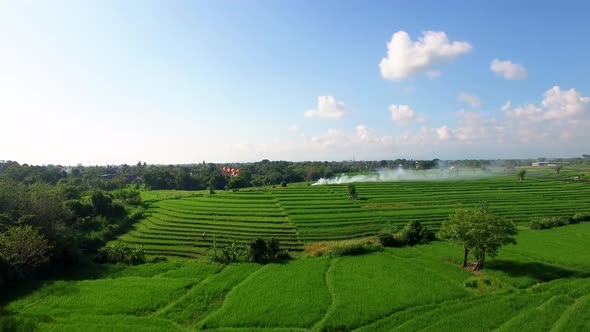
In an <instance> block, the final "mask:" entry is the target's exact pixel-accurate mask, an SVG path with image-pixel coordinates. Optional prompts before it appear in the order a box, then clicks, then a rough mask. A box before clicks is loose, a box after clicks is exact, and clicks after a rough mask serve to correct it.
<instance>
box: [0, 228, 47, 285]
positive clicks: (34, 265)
mask: <svg viewBox="0 0 590 332" xmlns="http://www.w3.org/2000/svg"><path fill="white" fill-rule="evenodd" d="M51 249H52V246H51V245H50V244H49V241H47V239H46V238H45V237H44V236H43V234H41V233H39V231H37V230H36V229H34V228H33V227H32V226H30V225H27V226H11V227H8V229H7V230H6V232H4V233H2V234H0V259H1V260H3V261H5V262H6V263H8V264H9V265H10V266H12V268H13V269H14V270H15V271H16V272H17V273H18V274H21V275H28V274H33V273H35V272H36V271H37V270H38V269H39V268H40V267H41V266H42V265H43V264H45V263H47V262H49V258H50V254H51Z"/></svg>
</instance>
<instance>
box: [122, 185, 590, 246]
mask: <svg viewBox="0 0 590 332" xmlns="http://www.w3.org/2000/svg"><path fill="white" fill-rule="evenodd" d="M532 175H533V176H531V177H530V178H528V179H526V180H525V181H522V182H519V181H516V180H515V179H514V177H511V176H493V177H487V178H482V179H473V180H461V181H460V180H432V181H400V182H367V183H357V184H356V188H357V192H358V194H359V199H356V200H351V199H349V198H348V195H347V192H346V185H345V184H335V185H321V186H307V185H305V184H298V185H293V186H290V187H287V188H261V189H252V190H247V191H241V192H218V193H217V194H214V195H209V193H198V194H195V193H191V192H175V193H167V192H147V194H148V196H147V197H148V200H150V201H151V203H150V206H149V209H148V212H147V215H146V217H145V218H144V219H143V220H142V221H141V222H140V223H138V224H136V226H135V230H133V231H131V232H130V233H128V234H126V235H124V236H122V237H121V240H124V241H127V242H130V243H143V244H145V248H146V249H147V250H148V252H149V253H151V254H155V255H169V256H170V255H175V256H186V257H192V256H195V255H201V254H202V253H203V252H204V251H205V250H206V249H207V248H210V247H211V246H212V245H213V242H214V241H216V242H217V244H218V245H226V244H230V243H232V242H235V243H245V242H247V241H249V240H251V239H253V238H255V237H259V236H260V237H266V238H270V237H274V238H276V239H278V240H279V241H280V242H281V244H282V246H283V247H284V248H286V249H288V250H290V251H300V250H302V249H303V245H304V244H305V243H309V242H315V241H325V240H339V239H349V238H355V237H362V236H368V235H373V234H375V233H377V232H378V231H379V230H380V229H382V228H383V227H384V226H385V225H386V224H388V223H393V224H403V223H406V222H408V221H410V220H418V221H420V222H422V223H423V224H424V225H427V226H429V227H430V228H432V229H438V227H439V226H440V224H441V222H443V221H445V220H446V219H447V218H448V216H449V214H450V213H452V212H453V211H455V210H456V209H458V208H464V207H472V206H474V205H477V204H479V203H480V202H482V201H486V202H488V203H489V205H490V207H491V209H492V210H493V212H494V213H496V214H499V215H502V216H504V217H506V218H509V219H511V220H513V221H515V222H517V223H527V222H529V221H531V219H533V218H536V217H550V216H571V215H573V214H575V213H577V212H588V211H590V186H589V185H588V184H587V183H581V182H572V181H569V182H568V181H563V180H560V179H556V178H555V177H552V176H541V175H542V174H540V175H538V176H534V175H535V173H532ZM187 195H193V196H192V197H190V196H189V197H183V196H187ZM194 195H197V196H194ZM204 233H205V236H203V235H204Z"/></svg>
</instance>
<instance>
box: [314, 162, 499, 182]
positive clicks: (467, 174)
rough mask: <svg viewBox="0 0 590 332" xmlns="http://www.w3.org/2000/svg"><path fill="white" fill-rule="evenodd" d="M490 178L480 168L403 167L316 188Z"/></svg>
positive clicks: (341, 178) (344, 178)
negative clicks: (374, 183)
mask: <svg viewBox="0 0 590 332" xmlns="http://www.w3.org/2000/svg"><path fill="white" fill-rule="evenodd" d="M487 176H490V174H489V173H487V172H485V171H483V170H481V169H479V168H467V169H459V168H456V167H455V166H453V167H449V168H440V169H430V170H407V169H403V168H402V167H398V168H397V169H389V168H382V169H379V170H377V171H376V172H374V173H369V174H359V175H346V174H341V175H338V176H336V177H333V178H330V179H326V178H320V179H319V180H318V181H317V182H316V183H314V184H313V185H314V186H318V185H323V184H342V183H353V182H391V181H432V180H443V179H474V178H482V177H487Z"/></svg>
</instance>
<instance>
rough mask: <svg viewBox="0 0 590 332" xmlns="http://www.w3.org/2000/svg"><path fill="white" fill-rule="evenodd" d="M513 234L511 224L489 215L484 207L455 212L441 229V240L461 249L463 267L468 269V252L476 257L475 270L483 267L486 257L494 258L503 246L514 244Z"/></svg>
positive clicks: (514, 231) (513, 229) (514, 233)
mask: <svg viewBox="0 0 590 332" xmlns="http://www.w3.org/2000/svg"><path fill="white" fill-rule="evenodd" d="M516 233H517V231H516V227H515V226H514V224H513V223H512V222H511V221H509V220H506V219H504V218H502V217H499V216H497V215H494V214H493V213H490V212H489V210H488V208H487V205H485V204H483V205H482V206H480V207H479V208H477V209H471V210H467V209H463V210H458V211H457V212H455V213H454V214H453V215H451V217H450V220H449V221H447V222H446V223H444V224H443V226H442V227H441V230H440V236H441V238H443V239H445V240H448V241H450V242H452V243H454V244H457V245H460V246H462V247H463V267H466V266H467V258H468V255H469V252H473V253H474V254H475V258H476V259H477V262H476V264H475V266H474V267H473V269H474V270H476V271H478V270H481V269H482V268H483V264H484V262H485V259H486V257H487V256H491V257H495V256H496V255H497V254H498V250H499V249H500V248H501V247H502V246H504V245H507V244H516V240H515V239H514V235H516Z"/></svg>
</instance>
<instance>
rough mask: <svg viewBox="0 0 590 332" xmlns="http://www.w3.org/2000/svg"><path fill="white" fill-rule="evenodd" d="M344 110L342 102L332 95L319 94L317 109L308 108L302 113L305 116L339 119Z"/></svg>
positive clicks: (345, 110)
mask: <svg viewBox="0 0 590 332" xmlns="http://www.w3.org/2000/svg"><path fill="white" fill-rule="evenodd" d="M346 112H347V109H346V106H345V105H344V103H343V102H341V101H338V100H336V98H334V97H333V96H319V97H318V106H317V109H309V110H307V111H305V112H304V113H303V115H304V116H305V117H307V118H320V119H340V118H341V117H343V116H344V113H346Z"/></svg>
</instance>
